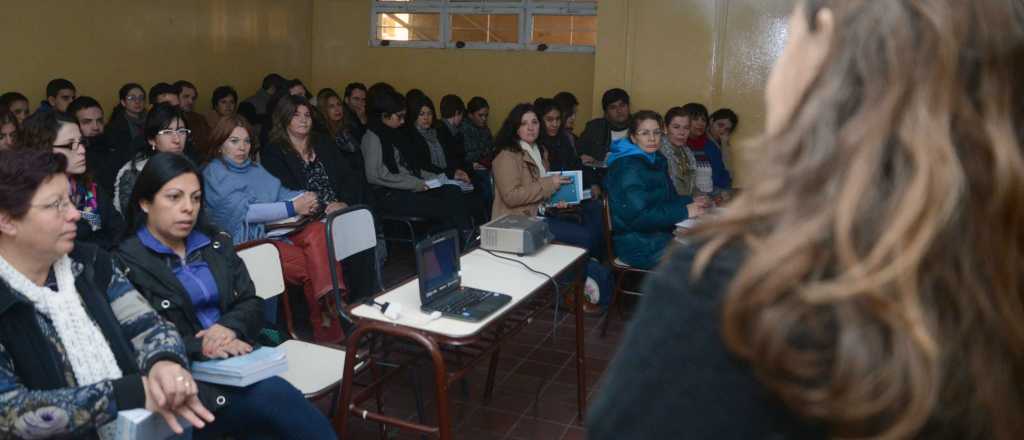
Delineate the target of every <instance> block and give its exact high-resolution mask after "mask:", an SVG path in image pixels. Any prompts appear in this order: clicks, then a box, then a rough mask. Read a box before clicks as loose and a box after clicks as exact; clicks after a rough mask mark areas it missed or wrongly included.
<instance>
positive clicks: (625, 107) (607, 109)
mask: <svg viewBox="0 0 1024 440" xmlns="http://www.w3.org/2000/svg"><path fill="white" fill-rule="evenodd" d="M601 108H603V109H604V116H602V117H600V118H596V119H593V120H591V121H590V122H587V127H586V128H584V129H583V134H582V135H580V141H579V150H580V159H581V160H582V161H583V164H584V165H593V164H594V163H597V162H604V160H605V157H606V156H607V155H608V151H609V150H610V149H611V145H612V143H613V142H615V141H617V140H619V139H622V138H625V137H626V136H627V134H626V132H627V130H628V129H629V117H630V113H629V94H628V93H626V91H625V90H622V89H610V90H608V91H606V92H604V95H603V96H601Z"/></svg>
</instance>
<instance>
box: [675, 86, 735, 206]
mask: <svg viewBox="0 0 1024 440" xmlns="http://www.w3.org/2000/svg"><path fill="white" fill-rule="evenodd" d="M683 113H686V114H687V115H688V116H690V138H689V139H688V140H687V141H686V145H688V146H689V147H690V151H691V152H693V157H694V159H696V161H697V180H696V182H695V184H696V187H697V190H698V191H700V192H702V193H706V194H719V193H722V192H728V190H729V189H731V188H732V176H731V175H730V174H729V169H728V168H726V167H725V161H724V160H723V159H722V150H721V148H719V147H718V144H717V143H715V141H714V140H712V139H711V137H710V136H708V134H707V132H706V129H707V125H708V109H707V108H706V107H704V105H702V104H698V103H696V102H691V103H689V104H686V105H684V106H683ZM701 169H703V170H710V171H711V173H710V174H711V176H710V177H711V181H710V182H709V181H707V177H708V175H707V173H704V172H702V171H701Z"/></svg>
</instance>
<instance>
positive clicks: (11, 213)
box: [0, 149, 213, 439]
mask: <svg viewBox="0 0 1024 440" xmlns="http://www.w3.org/2000/svg"><path fill="white" fill-rule="evenodd" d="M66 166H67V158H66V157H65V156H64V155H61V154H54V153H52V152H50V151H40V150H24V149H23V150H14V151H0V279H2V280H3V282H0V301H2V302H3V303H4V304H5V306H4V307H3V308H2V309H0V383H2V384H3V390H4V391H3V394H0V420H2V422H0V437H3V438H21V439H43V438H54V437H66V438H87V439H88V438H91V439H98V438H101V437H102V438H114V434H115V431H116V429H115V428H116V427H115V426H114V424H113V423H111V422H113V421H114V420H115V419H117V416H118V411H124V410H130V409H135V408H145V409H148V410H150V411H155V412H158V413H160V414H161V416H163V418H164V419H165V420H166V421H167V423H168V424H170V426H171V427H172V429H174V430H175V431H177V432H181V430H182V429H181V426H180V425H179V424H178V422H177V419H176V416H180V417H183V418H185V419H186V420H188V421H189V422H190V423H191V424H192V425H193V426H195V427H196V428H202V427H203V426H204V425H205V422H209V421H212V420H213V415H212V414H210V412H209V411H208V410H207V409H206V408H205V407H204V406H203V403H200V402H199V400H198V399H197V392H198V387H197V385H196V383H195V381H194V380H193V379H192V376H191V375H190V374H189V372H188V370H187V369H186V367H187V366H188V359H187V358H186V356H185V348H184V345H183V344H182V341H181V337H180V336H179V335H178V332H177V330H175V328H174V326H173V325H171V324H170V323H168V322H166V321H164V320H163V319H161V318H160V316H159V315H157V313H156V312H154V311H153V309H152V308H150V306H149V303H148V302H147V301H146V300H145V299H144V298H143V297H142V295H140V294H139V292H138V291H137V290H136V289H135V287H133V286H132V285H131V283H129V282H128V280H127V279H125V276H124V269H123V268H122V267H121V266H120V264H119V263H117V262H116V261H115V260H114V259H112V258H111V256H110V255H109V254H107V253H106V252H104V251H103V250H101V249H99V248H97V247H95V246H93V245H90V244H87V243H78V244H76V243H75V224H76V223H77V222H78V220H79V216H80V215H79V212H78V210H77V209H75V207H74V205H72V204H71V203H70V202H69V200H68V198H69V194H68V188H69V185H68V180H67V177H66ZM211 408H213V406H211Z"/></svg>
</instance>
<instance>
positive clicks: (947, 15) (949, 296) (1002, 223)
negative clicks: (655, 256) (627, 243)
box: [586, 0, 1024, 440]
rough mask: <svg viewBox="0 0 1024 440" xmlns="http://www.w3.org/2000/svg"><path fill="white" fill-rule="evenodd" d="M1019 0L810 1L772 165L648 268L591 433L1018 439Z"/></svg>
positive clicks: (769, 138) (794, 34)
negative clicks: (656, 268)
mask: <svg viewBox="0 0 1024 440" xmlns="http://www.w3.org/2000/svg"><path fill="white" fill-rule="evenodd" d="M1019 6H1020V5H1019V4H1018V3H1011V2H963V1H929V2H917V1H908V0H898V1H882V2H874V1H866V2H848V1H843V0H805V1H801V2H797V3H796V6H795V8H794V12H793V13H792V14H791V15H790V17H789V18H788V20H787V23H788V26H789V29H788V30H784V31H783V32H785V33H786V35H787V42H786V46H785V48H784V49H783V51H782V53H781V54H780V56H779V58H778V61H777V62H776V63H775V66H774V67H773V70H772V72H771V74H770V75H769V78H768V82H767V90H766V93H765V96H766V105H765V108H766V132H765V133H764V140H763V141H762V142H758V145H757V148H758V150H757V151H756V155H757V158H758V160H757V166H756V167H751V169H750V170H751V173H752V176H751V177H750V179H749V180H750V182H752V183H753V184H752V186H751V188H749V189H745V191H744V192H743V193H742V194H740V196H739V197H738V198H737V199H736V200H734V202H733V203H732V204H730V206H729V208H728V209H726V210H724V212H722V213H721V214H720V215H719V216H716V217H717V218H716V219H715V220H714V221H713V222H709V224H708V225H707V226H706V227H705V228H703V230H702V231H700V232H699V233H698V234H699V235H698V236H697V237H694V240H695V241H696V243H698V245H696V246H692V247H686V248H681V249H679V250H678V251H677V252H675V253H674V256H673V258H672V260H671V262H670V263H669V264H666V265H665V266H664V267H663V271H662V272H661V273H660V274H658V275H657V276H655V277H652V278H651V279H649V280H650V282H649V283H648V286H647V288H646V289H645V291H646V292H648V295H646V296H644V298H643V300H642V301H640V303H639V306H638V309H637V312H636V315H634V316H633V318H632V320H633V323H634V324H635V325H632V326H630V329H629V331H628V332H627V333H626V335H625V338H624V340H623V342H622V345H621V346H622V347H623V350H622V351H620V352H619V354H618V356H617V358H616V359H615V360H614V361H613V363H612V364H611V366H610V369H609V371H608V373H607V377H608V378H609V379H610V380H609V381H608V382H607V383H606V385H604V386H603V387H602V390H601V393H600V395H599V396H598V398H597V400H596V402H595V404H594V405H593V406H592V407H591V412H590V413H589V415H588V416H587V418H586V420H587V425H588V426H587V428H588V429H587V436H588V437H589V438H591V439H594V440H605V439H621V438H624V437H628V438H644V439H647V438H658V439H663V438H715V439H719V438H727V439H733V438H735V439H765V438H773V439H782V438H786V439H825V438H872V439H995V440H1011V439H1017V438H1020V433H1021V432H1022V431H1021V418H1020V414H1022V413H1024V390H1022V389H1021V387H1019V386H1018V385H1017V384H1020V383H1024V359H1022V358H1021V357H1020V353H1021V352H1022V351H1024V346H1022V344H1024V329H1022V328H1021V327H1020V325H1019V324H1020V318H1019V317H1020V315H1021V313H1022V303H1021V289H1020V279H1021V275H1020V257H1019V255H1021V253H1022V252H1024V236H1022V234H1024V231H1022V229H1021V228H1020V225H1021V223H1022V222H1024V211H1021V210H1020V206H1021V202H1020V197H1021V196H1020V191H1021V184H1020V182H1021V179H1022V178H1024V166H1022V164H1024V157H1022V152H1024V149H1022V148H1021V139H1022V137H1021V136H1020V133H1022V132H1024V106H1022V105H1021V104H1022V103H1024V88H1021V83H1020V80H1019V78H1021V77H1022V75H1024V65H1022V64H1021V60H1022V58H1021V52H1020V50H1021V48H1022V47H1024V33H1021V32H1020V30H1021V29H1024V22H1022V20H1024V16H1022V15H1021V14H1020V12H1021V10H1020V8H1019ZM982 54H984V55H982ZM966 72H970V74H964V73H966ZM897 97H898V99H897Z"/></svg>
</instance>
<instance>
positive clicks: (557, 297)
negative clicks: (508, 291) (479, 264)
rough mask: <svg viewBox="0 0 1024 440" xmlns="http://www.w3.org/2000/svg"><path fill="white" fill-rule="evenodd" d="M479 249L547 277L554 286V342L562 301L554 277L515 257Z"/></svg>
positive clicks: (552, 331) (552, 327) (552, 333)
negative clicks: (559, 307)
mask: <svg viewBox="0 0 1024 440" xmlns="http://www.w3.org/2000/svg"><path fill="white" fill-rule="evenodd" d="M480 250H482V251H484V252H487V253H488V254H491V255H493V256H495V257H498V258H501V259H502V260H508V261H513V262H516V263H519V265H520V266H523V267H525V268H526V270H528V271H530V272H533V273H535V274H538V275H543V276H544V277H546V278H547V279H548V281H551V285H552V286H555V316H554V318H552V319H551V321H552V322H551V342H552V344H553V343H554V342H555V337H556V336H558V306H559V304H560V303H561V302H562V296H561V295H560V294H559V289H558V282H557V281H555V279H554V278H553V277H552V276H551V275H548V274H546V273H544V272H541V271H539V270H536V269H534V268H532V267H530V266H529V265H527V264H526V263H523V262H522V261H519V260H517V259H515V258H509V257H506V256H504V255H498V254H496V253H494V252H491V251H489V250H487V249H484V248H480Z"/></svg>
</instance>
